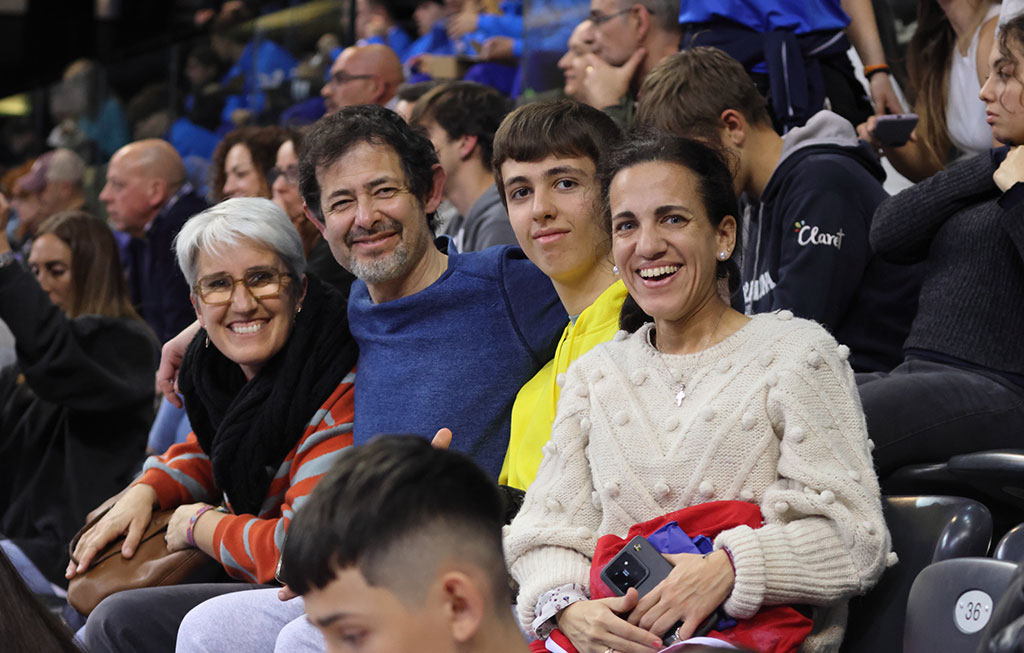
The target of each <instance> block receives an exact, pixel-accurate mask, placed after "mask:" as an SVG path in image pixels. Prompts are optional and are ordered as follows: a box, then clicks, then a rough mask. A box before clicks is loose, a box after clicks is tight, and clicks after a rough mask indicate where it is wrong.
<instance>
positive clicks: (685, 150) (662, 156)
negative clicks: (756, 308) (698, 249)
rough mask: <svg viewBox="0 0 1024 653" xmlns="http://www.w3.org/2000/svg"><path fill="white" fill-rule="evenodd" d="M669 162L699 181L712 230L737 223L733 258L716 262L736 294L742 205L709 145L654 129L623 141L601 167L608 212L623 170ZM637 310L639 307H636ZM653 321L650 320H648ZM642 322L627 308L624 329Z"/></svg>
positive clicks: (718, 156)
mask: <svg viewBox="0 0 1024 653" xmlns="http://www.w3.org/2000/svg"><path fill="white" fill-rule="evenodd" d="M655 162H665V163H674V164H676V165H680V166H682V167H684V168H686V169H687V170H689V171H690V172H692V173H693V174H694V175H695V176H696V177H697V192H698V193H699V195H700V200H701V202H702V203H703V204H704V211H705V212H706V213H707V216H708V220H709V221H710V222H711V226H712V227H715V228H718V226H719V225H720V224H722V220H723V219H725V216H727V215H731V216H733V218H735V220H736V245H735V247H734V248H733V256H731V257H729V258H728V259H727V260H725V261H716V276H717V277H718V278H720V279H728V280H729V292H730V293H735V292H736V291H737V290H738V289H739V286H740V269H739V266H738V265H737V264H736V260H737V256H736V252H739V251H740V250H741V248H742V242H741V238H740V237H741V234H742V227H741V225H740V224H739V222H740V213H739V203H738V202H737V200H736V192H735V190H734V189H733V185H732V173H731V172H729V166H728V165H727V164H726V161H725V158H724V157H723V156H722V153H721V152H720V151H719V150H718V149H716V148H713V147H711V146H709V145H707V144H706V143H705V142H702V141H698V140H693V139H689V138H682V137H680V136H675V135H673V134H669V133H666V132H662V131H658V130H654V129H641V130H639V131H636V132H634V133H632V134H631V135H630V137H629V138H626V139H623V140H622V142H621V143H620V144H619V145H618V147H616V148H615V149H614V150H613V151H612V152H611V153H610V154H609V155H608V157H607V158H606V159H605V161H604V163H603V164H602V166H601V170H600V172H599V176H600V178H601V194H602V195H603V197H604V202H605V212H606V213H608V214H610V213H611V208H610V206H609V201H608V190H609V188H610V187H611V184H612V180H613V179H614V178H615V175H617V174H618V173H619V172H621V171H622V170H625V169H626V168H632V167H633V166H636V165H640V164H641V163H655ZM631 306H633V307H635V306H636V304H635V303H632V304H631ZM648 319H649V318H648ZM642 321H643V320H641V321H636V320H635V316H630V315H629V311H628V310H627V309H626V306H625V305H624V306H623V312H622V316H621V318H620V323H621V326H622V327H623V328H624V329H626V330H629V331H635V330H636V327H638V326H639V324H640V323H642Z"/></svg>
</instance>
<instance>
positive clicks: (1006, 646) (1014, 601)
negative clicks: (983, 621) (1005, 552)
mask: <svg viewBox="0 0 1024 653" xmlns="http://www.w3.org/2000/svg"><path fill="white" fill-rule="evenodd" d="M1020 651H1024V563H1021V564H1019V565H1017V571H1016V573H1015V574H1014V577H1013V578H1012V579H1011V580H1010V586H1009V587H1007V588H1006V591H1005V592H1003V598H1001V599H1000V600H999V603H997V604H996V607H995V609H994V610H993V614H992V620H991V621H990V622H989V624H988V626H986V627H985V630H984V631H983V632H982V636H981V643H980V644H979V645H978V648H977V653H1020Z"/></svg>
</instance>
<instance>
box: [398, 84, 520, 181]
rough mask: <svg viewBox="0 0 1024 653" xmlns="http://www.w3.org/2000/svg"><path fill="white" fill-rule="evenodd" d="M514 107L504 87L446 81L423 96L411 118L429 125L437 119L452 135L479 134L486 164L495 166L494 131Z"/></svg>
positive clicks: (418, 122)
mask: <svg viewBox="0 0 1024 653" xmlns="http://www.w3.org/2000/svg"><path fill="white" fill-rule="evenodd" d="M511 110H512V101H511V100H509V99H508V98H507V97H506V96H505V95H503V94H502V93H501V92H500V91H498V90H497V89H495V88H492V87H490V86H484V85H483V84H477V83H476V82H463V81H455V82H448V83H447V84H442V85H441V86H438V87H437V88H435V89H433V90H431V91H429V92H428V93H427V94H426V95H424V96H423V97H421V98H420V99H419V100H418V101H417V102H416V106H414V107H413V110H412V116H411V117H410V118H409V122H410V123H412V124H413V125H416V126H417V127H423V128H426V127H427V125H428V124H429V123H431V122H436V123H437V124H438V125H440V126H441V129H443V130H444V131H445V133H446V134H448V138H452V139H454V138H460V137H462V136H476V137H477V145H478V146H479V148H480V156H481V161H482V162H483V164H484V168H486V169H487V170H488V171H490V169H491V157H492V156H493V155H494V132H496V131H498V126H499V125H501V121H502V120H503V119H504V118H505V116H506V115H508V112H509V111H511Z"/></svg>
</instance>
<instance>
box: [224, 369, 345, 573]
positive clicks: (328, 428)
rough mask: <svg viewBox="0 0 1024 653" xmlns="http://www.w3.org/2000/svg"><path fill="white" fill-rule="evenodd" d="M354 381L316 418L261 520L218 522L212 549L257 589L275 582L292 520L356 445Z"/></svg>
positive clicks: (290, 455)
mask: <svg viewBox="0 0 1024 653" xmlns="http://www.w3.org/2000/svg"><path fill="white" fill-rule="evenodd" d="M354 380H355V375H354V373H349V374H348V375H347V376H346V377H345V378H344V379H343V380H342V382H341V384H340V385H339V386H338V387H337V388H336V389H335V391H334V392H333V393H332V394H331V396H330V397H329V398H328V399H327V401H326V402H324V404H323V406H322V407H321V408H320V410H318V411H317V412H316V414H315V415H313V418H312V419H311V420H310V423H309V425H308V426H307V427H306V431H305V433H304V434H303V436H302V439H300V440H299V442H298V443H297V444H296V445H295V448H294V449H292V450H291V451H290V452H288V455H287V456H286V457H285V460H284V462H283V463H282V464H281V467H280V468H279V469H278V471H277V474H276V475H275V477H274V480H273V481H272V482H271V484H270V490H269V492H268V493H267V499H266V501H265V502H264V503H263V506H262V507H261V508H260V513H259V515H227V516H225V517H224V518H223V519H221V520H220V522H218V524H217V528H216V530H215V531H214V533H213V549H214V552H215V554H216V557H217V559H218V560H219V561H220V562H221V564H222V565H224V568H225V569H226V570H227V572H228V573H229V574H230V575H231V576H233V577H234V578H237V579H239V580H243V581H247V582H252V583H267V582H271V581H273V580H274V572H275V571H276V570H277V562H278V558H279V557H280V555H281V553H280V552H281V547H283V546H284V536H285V531H286V530H287V529H288V525H289V524H290V523H291V520H292V515H293V514H294V512H295V511H296V510H298V509H299V508H300V507H301V506H302V504H303V503H304V502H305V500H306V497H307V496H308V495H309V493H310V492H312V491H313V487H314V486H315V485H316V484H317V482H318V481H319V480H320V477H322V476H323V475H324V473H325V472H327V470H329V469H330V468H331V467H332V466H333V465H334V463H335V462H336V461H337V460H338V458H339V457H340V456H341V455H342V452H343V451H344V449H345V448H346V447H348V446H350V445H351V444H352V417H353V400H352V395H353V392H352V383H353V381H354Z"/></svg>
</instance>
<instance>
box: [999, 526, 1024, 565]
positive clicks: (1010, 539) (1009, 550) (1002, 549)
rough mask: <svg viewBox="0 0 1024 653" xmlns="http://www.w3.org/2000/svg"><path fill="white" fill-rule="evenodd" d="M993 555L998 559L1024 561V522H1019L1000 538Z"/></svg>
mask: <svg viewBox="0 0 1024 653" xmlns="http://www.w3.org/2000/svg"><path fill="white" fill-rule="evenodd" d="M992 557H993V558H995V559H996V560H1005V561H1007V562H1015V563H1024V524H1017V525H1016V526H1014V527H1013V528H1011V529H1010V530H1009V531H1007V533H1006V535H1003V537H1002V538H1001V539H1000V540H999V544H997V545H996V548H995V551H993V552H992Z"/></svg>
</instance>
